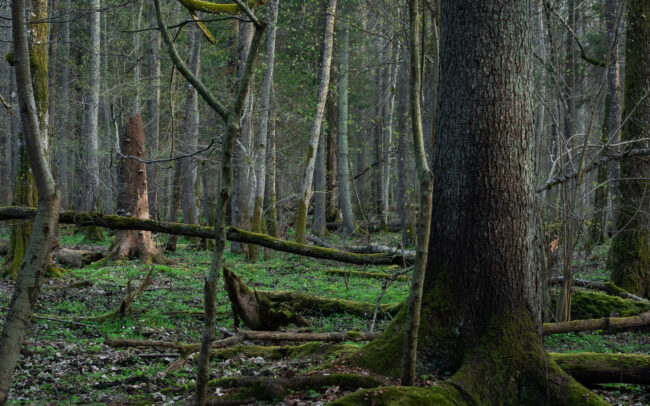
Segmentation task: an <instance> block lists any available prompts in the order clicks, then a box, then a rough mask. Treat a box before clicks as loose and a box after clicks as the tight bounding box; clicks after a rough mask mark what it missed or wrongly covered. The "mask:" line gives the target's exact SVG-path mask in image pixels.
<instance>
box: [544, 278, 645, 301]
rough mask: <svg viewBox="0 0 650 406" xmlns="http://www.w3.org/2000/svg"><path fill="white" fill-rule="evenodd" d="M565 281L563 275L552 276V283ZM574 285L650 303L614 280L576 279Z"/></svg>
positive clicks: (557, 283)
mask: <svg viewBox="0 0 650 406" xmlns="http://www.w3.org/2000/svg"><path fill="white" fill-rule="evenodd" d="M563 282H564V277H563V276H554V277H552V278H551V284H552V285H559V284H562V283H563ZM573 286H579V287H582V288H589V289H595V290H602V291H604V292H607V293H609V294H610V295H614V296H618V297H622V298H624V299H632V300H636V301H637V302H642V303H650V301H649V300H647V299H644V298H642V297H639V296H637V295H634V294H632V293H630V292H627V291H625V290H623V289H622V288H619V287H618V286H616V285H615V284H614V283H613V282H596V281H588V280H584V279H574V280H573Z"/></svg>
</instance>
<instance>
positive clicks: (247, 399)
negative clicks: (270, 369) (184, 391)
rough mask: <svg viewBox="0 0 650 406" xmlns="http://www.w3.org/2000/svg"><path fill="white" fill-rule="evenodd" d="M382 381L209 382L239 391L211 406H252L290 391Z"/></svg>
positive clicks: (342, 377) (329, 377)
mask: <svg viewBox="0 0 650 406" xmlns="http://www.w3.org/2000/svg"><path fill="white" fill-rule="evenodd" d="M384 383H385V380H382V379H381V378H377V377H371V376H358V375H352V374H323V375H297V376H294V377H292V378H269V377H261V376H249V377H243V378H221V379H217V380H215V381H212V382H210V385H212V386H219V387H227V388H239V390H238V391H237V392H235V393H234V394H232V395H228V396H223V397H220V398H213V399H212V400H211V402H210V404H211V405H234V404H240V405H243V404H248V403H254V402H255V401H258V400H266V401H271V400H274V399H283V398H284V397H285V396H286V394H287V393H288V392H289V391H290V390H300V389H306V388H312V389H313V388H321V387H323V386H326V387H327V386H333V385H337V386H339V387H341V388H344V389H357V388H374V387H377V386H381V385H382V384H384Z"/></svg>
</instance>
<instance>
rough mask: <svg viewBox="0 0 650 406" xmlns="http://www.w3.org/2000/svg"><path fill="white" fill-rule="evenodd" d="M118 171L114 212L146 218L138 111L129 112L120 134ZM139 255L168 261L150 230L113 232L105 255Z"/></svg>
mask: <svg viewBox="0 0 650 406" xmlns="http://www.w3.org/2000/svg"><path fill="white" fill-rule="evenodd" d="M120 150H121V152H122V154H123V155H124V156H123V157H122V159H121V160H120V164H119V173H118V197H117V214H118V215H121V216H127V217H135V218H138V219H149V197H148V194H147V171H146V169H145V164H144V163H143V162H141V161H140V160H144V159H145V150H144V129H143V127H142V118H141V117H140V114H137V115H135V116H132V117H130V118H129V120H128V121H127V123H126V128H125V130H124V132H123V134H122V139H121V145H120ZM133 257H137V258H140V259H141V260H142V261H144V262H146V263H167V262H168V260H167V259H166V258H165V257H163V256H162V255H161V254H160V253H159V252H158V249H157V248H156V246H155V245H154V243H153V240H152V239H151V232H149V231H136V230H122V231H118V232H117V233H116V234H115V240H114V241H113V245H112V246H111V249H110V250H109V252H108V255H107V258H110V259H124V258H133Z"/></svg>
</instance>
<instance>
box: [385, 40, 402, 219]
mask: <svg viewBox="0 0 650 406" xmlns="http://www.w3.org/2000/svg"><path fill="white" fill-rule="evenodd" d="M398 59H399V48H395V49H393V52H392V55H391V57H390V59H389V61H390V62H392V63H391V64H389V66H388V67H387V69H386V70H387V72H388V77H387V78H386V86H387V87H386V96H387V97H386V104H385V105H384V113H383V116H384V120H383V121H384V126H383V131H382V142H381V143H382V148H381V152H382V157H381V165H380V167H381V188H380V190H381V224H382V225H383V226H387V224H388V215H389V214H390V193H389V191H390V162H391V151H392V146H393V112H394V110H395V91H394V89H395V84H396V82H395V81H396V79H397V67H398V66H399V64H398V63H397V60H398Z"/></svg>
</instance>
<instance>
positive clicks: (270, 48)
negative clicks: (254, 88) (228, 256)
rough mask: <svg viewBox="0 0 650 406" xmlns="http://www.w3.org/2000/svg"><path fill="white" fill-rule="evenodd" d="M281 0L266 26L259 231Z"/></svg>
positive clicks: (254, 250)
mask: <svg viewBox="0 0 650 406" xmlns="http://www.w3.org/2000/svg"><path fill="white" fill-rule="evenodd" d="M279 3H280V1H279V0H271V1H270V2H269V5H268V7H269V15H268V18H267V19H268V21H267V26H266V60H265V66H266V68H265V69H264V78H263V79H262V91H261V94H260V118H259V127H258V130H257V157H256V159H255V162H256V163H257V166H256V172H257V173H256V174H255V178H256V179H257V190H256V191H255V202H254V205H253V223H252V225H251V231H253V232H254V233H259V232H260V230H261V229H262V222H263V217H264V216H263V210H264V193H265V190H266V145H267V141H268V136H267V135H268V129H269V112H270V109H271V89H272V87H273V69H274V67H275V37H276V32H277V21H278V8H279ZM258 252H259V248H258V246H257V245H251V246H250V247H249V249H248V255H249V259H250V260H253V261H255V260H257V255H258Z"/></svg>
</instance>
